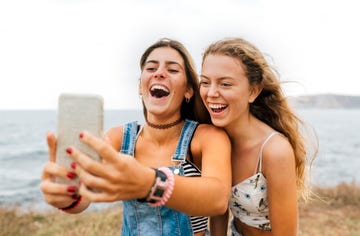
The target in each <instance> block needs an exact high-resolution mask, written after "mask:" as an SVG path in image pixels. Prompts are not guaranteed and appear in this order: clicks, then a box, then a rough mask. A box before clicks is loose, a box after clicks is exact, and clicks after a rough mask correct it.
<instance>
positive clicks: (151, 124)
mask: <svg viewBox="0 0 360 236" xmlns="http://www.w3.org/2000/svg"><path fill="white" fill-rule="evenodd" d="M182 120H183V119H182V118H181V117H180V118H179V119H178V120H176V121H174V122H171V123H169V124H164V125H156V124H153V123H151V122H149V121H148V120H147V119H146V123H147V124H148V126H150V127H151V128H154V129H169V128H171V127H173V126H175V125H177V124H180V122H181V121H182Z"/></svg>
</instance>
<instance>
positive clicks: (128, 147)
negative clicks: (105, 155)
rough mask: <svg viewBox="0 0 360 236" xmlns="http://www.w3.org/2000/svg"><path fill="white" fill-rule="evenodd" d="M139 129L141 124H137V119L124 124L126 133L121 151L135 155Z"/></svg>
mask: <svg viewBox="0 0 360 236" xmlns="http://www.w3.org/2000/svg"><path fill="white" fill-rule="evenodd" d="M138 131H139V126H138V124H137V121H133V122H130V123H126V124H125V125H124V133H123V138H122V144H121V150H120V152H121V153H123V154H128V155H131V156H134V152H135V144H136V138H137V133H138Z"/></svg>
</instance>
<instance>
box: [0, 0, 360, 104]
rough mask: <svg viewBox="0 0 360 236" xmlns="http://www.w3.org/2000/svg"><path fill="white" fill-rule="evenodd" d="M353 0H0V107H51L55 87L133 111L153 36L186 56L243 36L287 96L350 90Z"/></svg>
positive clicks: (356, 36)
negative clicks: (178, 45) (170, 41)
mask: <svg viewBox="0 0 360 236" xmlns="http://www.w3.org/2000/svg"><path fill="white" fill-rule="evenodd" d="M359 9H360V8H359V4H358V3H357V1H356V0H353V1H349V0H341V1H340V0H339V1H335V0H316V1H315V0H302V1H291V0H287V1H286V0H275V1H274V0H271V1H270V0H246V1H242V0H221V1H220V0H183V1H181V0H177V1H175V0H121V1H119V0H4V1H0V81H1V83H0V109H49V108H50V109H55V108H56V106H57V98H58V96H59V94H60V93H62V92H74V93H97V94H100V95H102V96H103V97H104V100H105V108H106V109H129V108H130V109H132V108H134V109H138V108H141V106H140V99H139V96H138V94H137V85H138V78H139V75H140V70H139V66H138V64H139V59H140V56H141V54H142V52H143V51H144V50H145V49H146V48H147V47H148V46H149V45H150V44H152V43H153V42H155V41H156V40H157V39H159V38H161V37H170V38H174V39H177V40H179V41H181V42H183V43H184V44H185V46H186V47H187V48H188V49H189V51H190V53H191V54H192V55H193V57H194V59H195V61H196V65H197V68H198V71H199V72H200V64H201V54H202V52H203V51H204V49H205V47H206V46H207V45H208V44H210V43H211V42H213V41H215V40H218V39H221V38H224V37H243V38H245V39H247V40H249V41H250V42H252V43H254V44H255V45H256V46H257V47H258V48H259V49H260V50H261V51H263V52H264V53H266V54H267V55H269V56H271V60H272V62H273V64H275V65H276V66H277V69H278V71H279V72H280V74H281V80H282V81H295V82H292V83H289V84H287V85H286V86H285V85H284V87H283V88H284V91H285V93H286V94H287V95H289V96H293V95H300V94H306V95H309V94H314V93H337V94H350V95H359V94H360V88H359V87H358V86H356V85H357V84H358V83H357V81H359V79H360V76H359V73H358V68H360V66H359V62H360V60H359V58H358V57H359V55H360V33H359V31H360V30H359V28H360V27H359V22H360V19H359V18H360V14H358V10H359Z"/></svg>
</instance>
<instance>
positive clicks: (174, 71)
mask: <svg viewBox="0 0 360 236" xmlns="http://www.w3.org/2000/svg"><path fill="white" fill-rule="evenodd" d="M168 71H169V72H170V73H178V72H179V70H176V69H169V70H168Z"/></svg>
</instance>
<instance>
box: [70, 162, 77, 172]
mask: <svg viewBox="0 0 360 236" xmlns="http://www.w3.org/2000/svg"><path fill="white" fill-rule="evenodd" d="M70 166H71V168H73V169H74V170H75V169H76V162H72V163H71V164H70Z"/></svg>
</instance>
